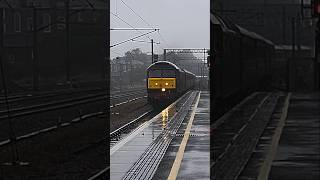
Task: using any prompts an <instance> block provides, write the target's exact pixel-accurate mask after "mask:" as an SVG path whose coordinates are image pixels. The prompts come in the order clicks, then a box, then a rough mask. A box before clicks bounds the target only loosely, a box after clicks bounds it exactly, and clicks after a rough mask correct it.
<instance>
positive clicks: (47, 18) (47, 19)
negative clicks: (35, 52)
mask: <svg viewBox="0 0 320 180" xmlns="http://www.w3.org/2000/svg"><path fill="white" fill-rule="evenodd" d="M50 24H51V16H50V14H44V16H43V25H44V26H47V27H46V28H45V29H44V30H43V31H44V32H51V25H50Z"/></svg>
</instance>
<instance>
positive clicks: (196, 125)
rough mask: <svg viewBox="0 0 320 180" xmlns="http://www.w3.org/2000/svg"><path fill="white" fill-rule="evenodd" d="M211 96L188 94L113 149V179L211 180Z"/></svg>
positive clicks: (207, 94) (207, 93) (111, 157)
mask: <svg viewBox="0 0 320 180" xmlns="http://www.w3.org/2000/svg"><path fill="white" fill-rule="evenodd" d="M209 94H210V93H209V92H199V91H193V92H190V93H187V94H185V95H184V96H182V97H181V98H180V99H178V100H177V101H176V102H175V103H173V104H171V105H170V106H168V107H167V108H166V109H164V110H163V111H162V112H161V113H159V114H158V115H156V116H155V117H153V118H152V119H150V120H149V121H146V122H145V123H143V124H141V125H140V126H139V127H138V128H136V129H135V130H134V131H132V132H131V133H130V134H129V135H128V136H126V137H125V138H123V139H122V140H121V141H119V142H118V143H117V144H115V145H113V146H112V147H111V151H110V179H112V180H117V179H175V178H176V179H190V178H192V177H193V176H194V177H197V178H196V179H199V178H200V177H201V178H200V179H209V178H210V169H209V164H210V159H209V158H208V157H209V156H210V137H209V129H210V112H209V104H210V100H209Z"/></svg>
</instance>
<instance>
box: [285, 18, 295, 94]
mask: <svg viewBox="0 0 320 180" xmlns="http://www.w3.org/2000/svg"><path fill="white" fill-rule="evenodd" d="M295 22H296V20H295V18H294V17H292V19H291V24H292V57H291V60H290V59H288V63H287V74H288V82H287V83H288V84H287V90H288V91H290V90H291V88H292V81H291V64H292V62H293V61H294V60H295V46H296V42H295V39H296V36H295V34H296V26H295Z"/></svg>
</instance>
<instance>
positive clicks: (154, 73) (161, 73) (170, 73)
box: [149, 69, 176, 78]
mask: <svg viewBox="0 0 320 180" xmlns="http://www.w3.org/2000/svg"><path fill="white" fill-rule="evenodd" d="M175 75H176V73H175V71H174V70H171V69H168V70H160V69H155V70H151V71H149V77H157V78H160V77H175Z"/></svg>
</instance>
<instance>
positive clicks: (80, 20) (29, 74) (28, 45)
mask: <svg viewBox="0 0 320 180" xmlns="http://www.w3.org/2000/svg"><path fill="white" fill-rule="evenodd" d="M7 2H9V4H7V3H6V2H5V1H1V2H0V8H1V12H2V29H3V39H2V42H3V47H2V53H3V54H2V57H3V61H4V65H5V69H6V75H7V79H8V83H9V85H10V86H11V87H32V86H33V84H34V83H35V82H34V76H37V77H38V79H39V84H38V85H39V87H40V88H41V86H46V85H55V84H64V83H66V79H67V69H68V68H67V67H68V64H69V74H70V76H69V77H70V78H69V80H70V81H75V82H77V83H81V82H90V81H101V80H103V79H105V78H106V77H105V76H106V59H107V58H106V57H107V56H108V55H107V48H108V46H107V42H109V35H108V29H107V24H109V13H108V11H107V7H108V3H109V2H107V1H106V0H90V1H88V2H90V3H88V2H86V1H81V0H70V1H69V10H68V11H69V16H67V15H66V13H67V8H66V3H65V2H66V1H65V0H8V1H7ZM67 17H68V18H69V37H68V39H69V46H67V32H66V27H67V26H66V18H67ZM35 27H36V29H37V32H36V33H35V32H34V28H35ZM68 47H69V58H67V57H68V56H67V49H68ZM68 62H69V63H68ZM34 72H36V73H34ZM35 79H36V78H35Z"/></svg>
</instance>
